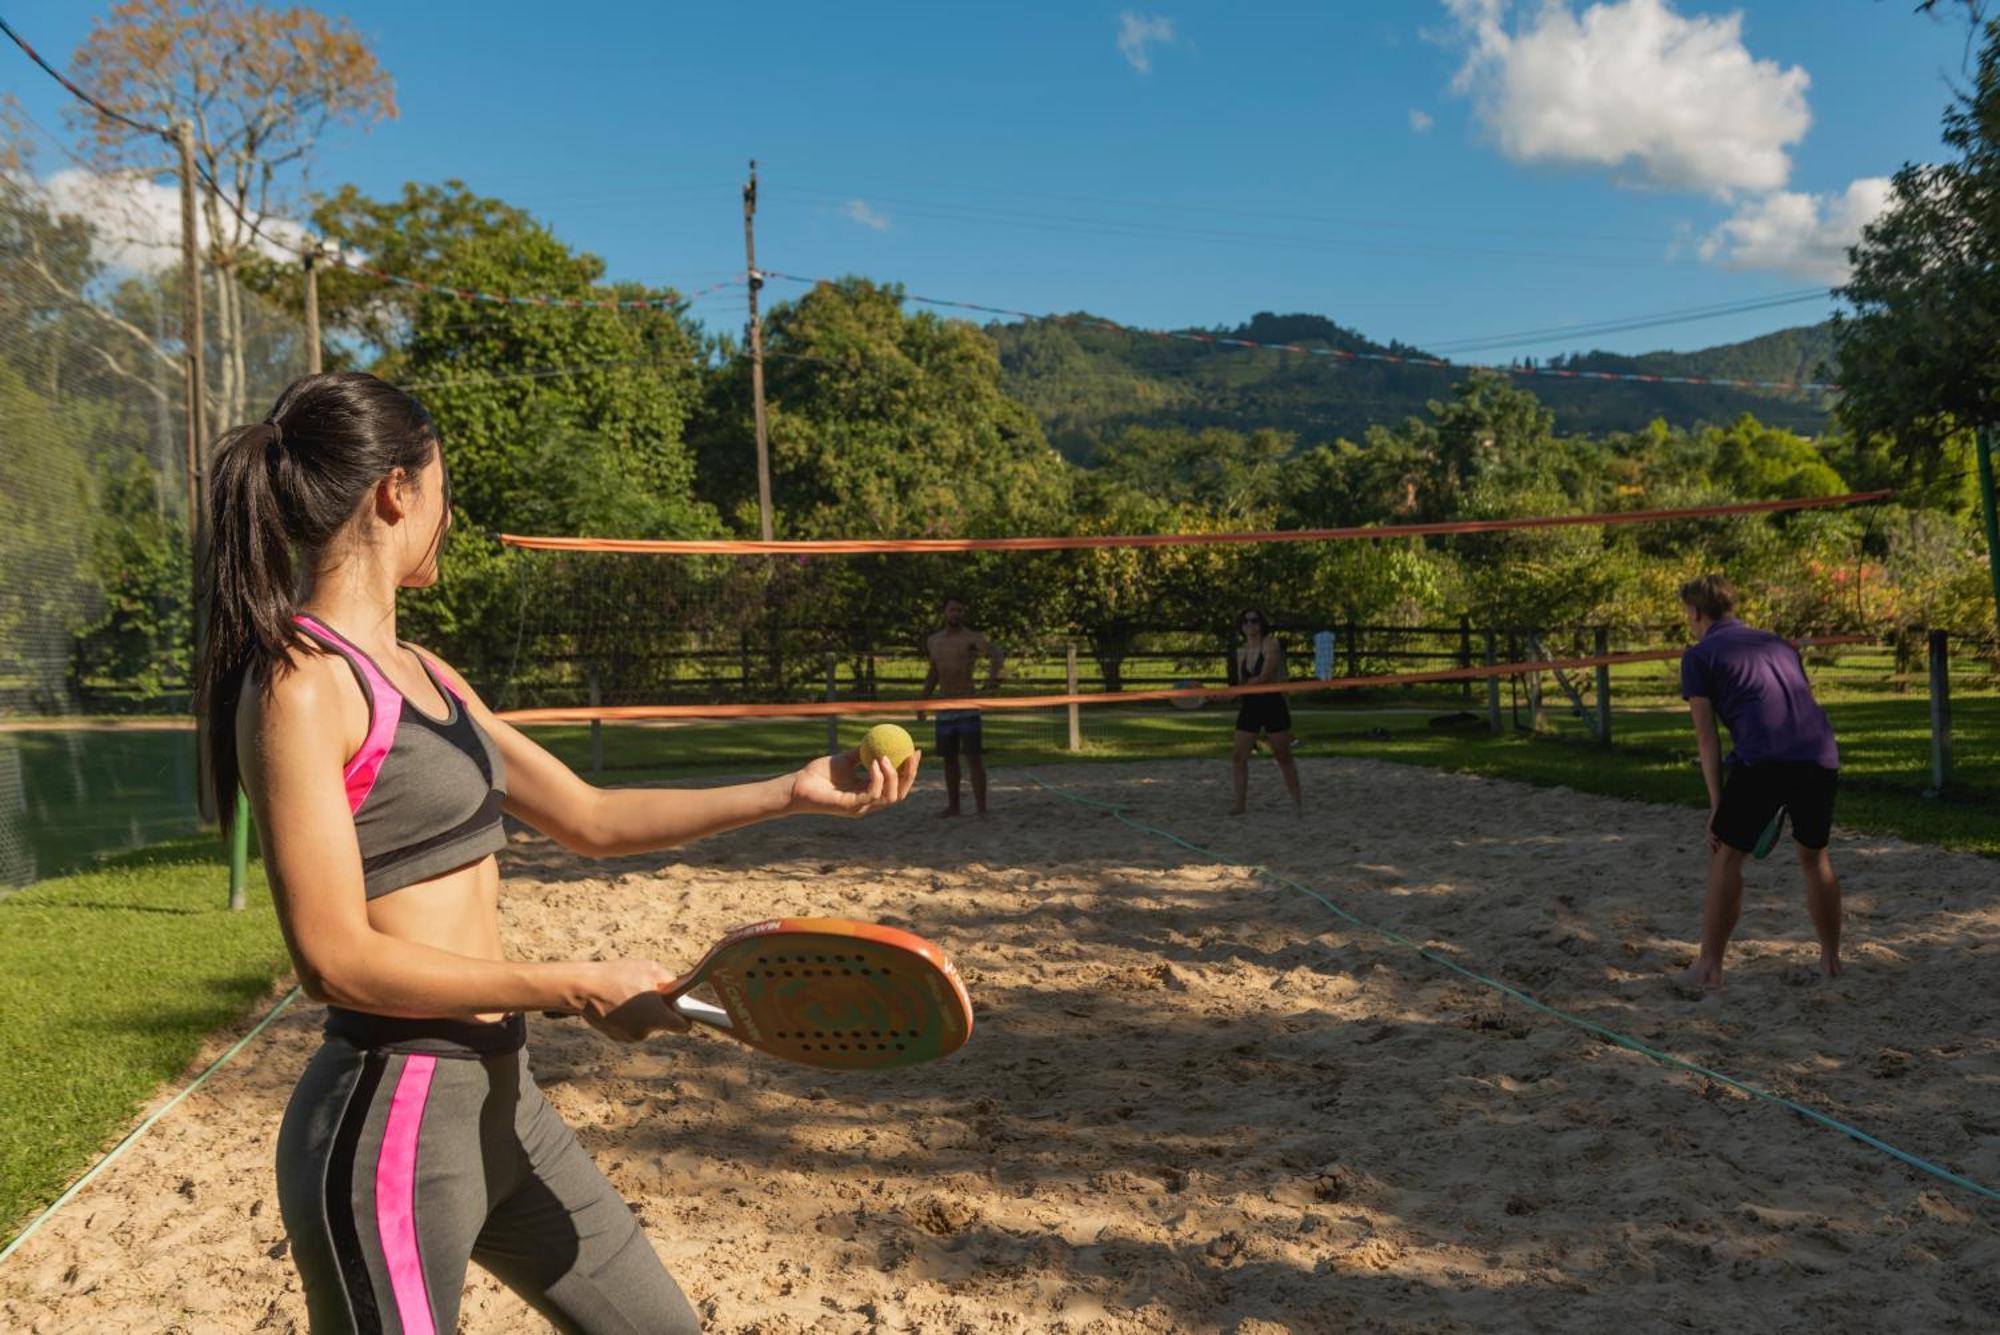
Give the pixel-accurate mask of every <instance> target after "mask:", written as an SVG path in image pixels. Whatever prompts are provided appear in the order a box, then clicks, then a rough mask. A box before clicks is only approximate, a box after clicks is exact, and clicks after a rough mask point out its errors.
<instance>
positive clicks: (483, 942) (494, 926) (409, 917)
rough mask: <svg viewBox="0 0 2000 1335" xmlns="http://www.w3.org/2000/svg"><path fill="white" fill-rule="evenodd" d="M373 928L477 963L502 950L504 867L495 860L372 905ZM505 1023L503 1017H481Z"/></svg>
mask: <svg viewBox="0 0 2000 1335" xmlns="http://www.w3.org/2000/svg"><path fill="white" fill-rule="evenodd" d="M368 925H369V926H371V927H373V928H374V929H375V930H376V931H378V932H381V933H383V934H384V935H386V936H393V937H395V938H397V939H398V940H401V941H412V942H415V943H416V944H418V945H421V946H430V947H432V948H434V949H437V950H449V951H451V952H452V953H453V954H455V955H465V956H469V957H470V958H472V959H481V960H497V959H504V958H505V956H504V955H502V953H501V950H500V865H499V863H497V862H495V861H494V859H493V858H492V857H490V856H488V857H484V858H481V859H480V860H479V861H477V862H474V863H471V864H469V865H467V866H464V867H460V868H458V869H457V870H455V871H448V872H446V873H445V874H444V875H442V876H435V877H432V878H431V879H430V880H428V881H419V882H417V883H416V884H415V885H406V886H404V887H403V888H402V889H400V890H396V891H393V892H391V893H390V894H386V895H383V896H382V897H381V898H379V899H371V900H369V901H368ZM479 1018H480V1019H482V1020H501V1019H505V1018H506V1016H505V1014H504V1013H502V1012H495V1013H494V1014H491V1015H481V1016H480V1017H479Z"/></svg>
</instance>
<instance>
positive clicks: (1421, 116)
mask: <svg viewBox="0 0 2000 1335" xmlns="http://www.w3.org/2000/svg"><path fill="white" fill-rule="evenodd" d="M1435 124H1437V122H1436V121H1435V120H1433V119H1432V118H1431V114H1430V113H1429V112H1428V111H1420V110H1418V109H1417V108H1416V107H1411V108H1410V130H1411V132H1412V133H1414V134H1422V133H1423V132H1424V131H1426V130H1428V129H1430V128H1431V126H1433V125H1435Z"/></svg>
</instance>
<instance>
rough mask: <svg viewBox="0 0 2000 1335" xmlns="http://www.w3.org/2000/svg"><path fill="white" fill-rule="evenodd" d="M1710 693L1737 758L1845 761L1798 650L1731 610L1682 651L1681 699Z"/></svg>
mask: <svg viewBox="0 0 2000 1335" xmlns="http://www.w3.org/2000/svg"><path fill="white" fill-rule="evenodd" d="M1696 695H1700V696H1705V697H1707V699H1708V701H1709V703H1710V704H1712V705H1714V706H1715V712H1716V716H1717V717H1719V718H1720V719H1721V720H1722V722H1723V725H1724V726H1725V727H1727V728H1728V729H1729V737H1730V740H1731V741H1733V742H1734V743H1735V744H1736V749H1735V750H1733V751H1731V752H1730V753H1729V757H1728V760H1729V763H1730V764H1732V765H1762V764H1766V763H1773V762H1780V761H1792V762H1802V763H1805V764H1811V765H1820V766H1823V767H1824V768H1826V769H1839V768H1840V748H1839V747H1838V746H1836V745H1835V744H1834V740H1833V723H1832V721H1831V720H1830V719H1828V718H1827V716H1826V711H1825V710H1824V709H1821V708H1820V707H1819V702H1818V701H1816V700H1814V699H1813V693H1812V687H1811V686H1810V685H1809V684H1808V683H1807V682H1806V670H1805V665H1804V664H1803V663H1801V662H1800V661H1799V651H1798V650H1797V649H1795V648H1793V647H1792V646H1791V644H1790V643H1788V642H1787V641H1786V640H1784V639H1782V638H1780V637H1779V636H1776V635H1773V634H1771V632H1769V631H1767V630H1753V629H1752V628H1750V627H1749V626H1746V625H1744V624H1743V623H1742V622H1741V621H1738V620H1737V619H1736V618H1734V617H1728V618H1725V619H1724V620H1722V621H1718V622H1716V623H1715V624H1714V625H1712V626H1710V627H1709V628H1708V633H1707V634H1706V635H1703V636H1702V637H1701V643H1699V644H1697V645H1695V646H1693V647H1692V648H1690V649H1689V650H1688V651H1687V652H1686V653H1684V654H1682V655H1681V698H1682V699H1683V700H1685V699H1688V698H1689V697H1691V696H1696Z"/></svg>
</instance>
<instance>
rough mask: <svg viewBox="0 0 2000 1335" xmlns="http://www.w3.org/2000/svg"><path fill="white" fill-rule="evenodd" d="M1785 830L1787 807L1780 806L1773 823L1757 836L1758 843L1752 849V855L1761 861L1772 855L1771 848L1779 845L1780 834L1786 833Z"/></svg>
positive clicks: (1773, 817)
mask: <svg viewBox="0 0 2000 1335" xmlns="http://www.w3.org/2000/svg"><path fill="white" fill-rule="evenodd" d="M1784 830H1785V809H1784V808H1783V807H1779V808H1778V811H1777V814H1776V815H1774V816H1772V817H1771V823H1770V824H1769V825H1766V826H1765V827H1764V832H1763V833H1762V834H1760V835H1758V836H1757V842H1756V844H1755V845H1754V846H1753V847H1752V848H1751V849H1750V856H1751V857H1753V858H1755V859H1757V860H1758V861H1759V862H1762V861H1763V860H1764V859H1765V858H1767V857H1769V856H1771V850H1772V849H1774V848H1776V847H1777V846H1778V836H1779V835H1780V834H1782V833H1784Z"/></svg>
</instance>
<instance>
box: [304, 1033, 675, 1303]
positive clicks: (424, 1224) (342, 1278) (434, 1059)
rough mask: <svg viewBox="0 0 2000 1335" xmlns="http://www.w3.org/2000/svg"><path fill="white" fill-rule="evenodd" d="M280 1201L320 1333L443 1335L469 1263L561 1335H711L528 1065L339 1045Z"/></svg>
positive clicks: (310, 1092) (313, 1093)
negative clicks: (704, 1331) (517, 1296)
mask: <svg viewBox="0 0 2000 1335" xmlns="http://www.w3.org/2000/svg"><path fill="white" fill-rule="evenodd" d="M391 1023H394V1022H391ZM516 1023H518V1021H516ZM493 1027H494V1028H497V1027H498V1026H493ZM480 1028H482V1029H484V1028H487V1026H480ZM411 1046H417V1047H424V1046H430V1047H433V1048H435V1047H437V1046H438V1045H436V1044H423V1043H417V1044H413V1045H411ZM278 1200H279V1205H280V1207H281V1209H282V1210H283V1213H284V1219H285V1229H286V1231H287V1232H288V1233H289V1234H290V1235H291V1243H292V1255H293V1256H294V1258H296V1260H297V1262H298V1267H299V1274H300V1276H301V1277H302V1278H303V1279H304V1281H305V1290H306V1302H307V1306H308V1309H309V1311H310V1313H311V1320H312V1330H313V1332H314V1335H328V1332H347V1331H353V1332H358V1333H359V1335H375V1333H376V1332H381V1333H382V1335H448V1332H451V1331H453V1330H455V1329H457V1326H458V1308H459V1300H460V1298H461V1297H462V1295H463V1293H464V1289H465V1265H466V1262H467V1260H477V1261H478V1262H479V1264H480V1265H481V1266H483V1267H484V1268H485V1269H487V1270H489V1271H491V1272H492V1273H493V1274H494V1275H495V1276H497V1277H498V1278H499V1279H500V1280H501V1281H502V1282H503V1283H505V1284H506V1285H507V1286H508V1287H509V1288H511V1289H513V1290H514V1291H515V1292H516V1293H518V1294H520V1295H521V1296H522V1297H523V1298H524V1299H526V1300H527V1301H528V1303H529V1304H530V1305H531V1306H533V1307H534V1308H535V1309H536V1310H537V1311H539V1312H540V1313H541V1314H542V1315H543V1316H545V1317H547V1318H548V1319H549V1321H550V1322H551V1323H552V1324H553V1325H554V1327H555V1328H556V1329H557V1330H559V1331H566V1332H569V1331H573V1332H579V1333H581V1335H609V1333H610V1332H618V1333H619V1335H656V1333H657V1335H687V1333H688V1332H698V1331H699V1330H700V1323H699V1322H698V1321H697V1319H696V1317H695V1314H694V1310H693V1309H692V1308H691V1307H689V1306H688V1301H687V1299H686V1297H685V1296H683V1295H682V1293H681V1291H680V1288H679V1286H678V1285H676V1284H675V1283H674V1281H673V1278H672V1276H670V1275H668V1274H667V1271H666V1267H665V1266H663V1265H661V1264H660V1259H659V1257H658V1256H656V1255H655V1254H654V1253H653V1248H652V1244H651V1243H649V1242H648V1241H647V1239H646V1235H645V1233H644V1231H643V1230H641V1229H640V1227H639V1222H638V1220H637V1219H635V1218H634V1217H633V1215H632V1211H631V1209H630V1208H629V1207H628V1206H627V1205H626V1204H625V1202H624V1200H623V1199H622V1198H620V1196H619V1195H618V1193H617V1191H616V1190H615V1189H614V1188H613V1187H612V1185H611V1183H610V1182H608V1181H606V1180H605V1177H604V1174H602V1173H601V1172H599V1171H598V1169H597V1165H596V1164H594V1163H592V1162H591V1160H590V1156H589V1155H587V1154H585V1153H584V1152H583V1148H582V1147H581V1146H580V1145H578V1144H577V1143H576V1137H575V1135H573V1134H572V1133H571V1131H570V1129H569V1127H568V1126H566V1125H564V1123H563V1121H562V1119H561V1118H560V1117H558V1116H557V1115H556V1112H555V1110H554V1109H552V1108H550V1107H549V1105H548V1101H547V1100H546V1099H544V1098H543V1097H542V1092H541V1090H539V1089H537V1088H536V1087H535V1082H534V1080H533V1078H532V1077H531V1076H530V1075H529V1073H528V1062H527V1053H526V1051H525V1050H521V1049H517V1050H514V1051H508V1052H499V1053H490V1054H488V1055H484V1056H480V1055H477V1054H472V1053H463V1052H461V1053H457V1054H450V1055H440V1053H439V1052H437V1051H431V1052H424V1051H415V1052H412V1051H401V1050H396V1049H395V1048H393V1047H390V1048H384V1047H357V1046H356V1045H354V1044H353V1043H351V1042H348V1041H346V1040H344V1039H342V1038H340V1037H335V1036H330V1037H329V1038H328V1039H327V1041H326V1044H325V1046H323V1047H322V1048H321V1049H320V1050H319V1052H318V1053H317V1054H316V1055H315V1056H314V1057H313V1059H312V1062H311V1064H310V1065H309V1066H308V1067H307V1068H306V1073H305V1076H304V1077H303V1078H302V1079H301V1080H300V1081H299V1085H298V1088H297V1090H296V1091H294V1092H293V1094H292V1101H291V1105H290V1106H289V1107H288V1108H287V1109H286V1110H285V1121H284V1126H283V1128H282V1129H281V1130H280V1132H279V1134H278Z"/></svg>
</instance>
